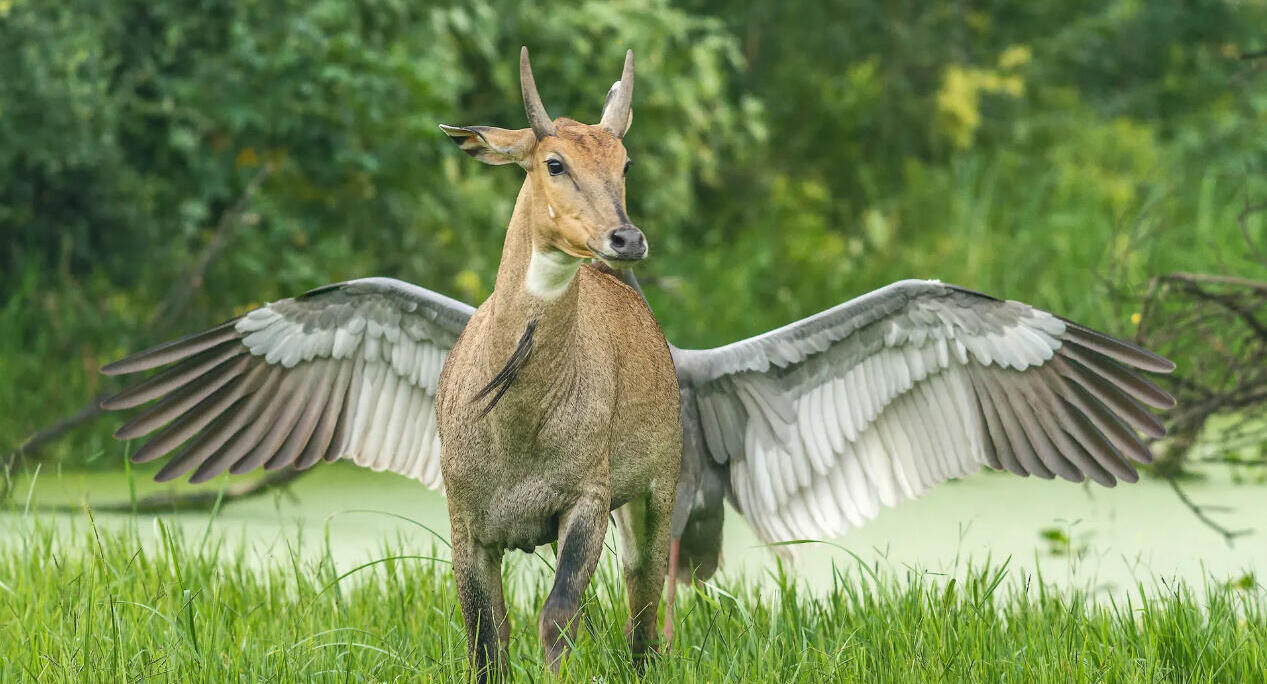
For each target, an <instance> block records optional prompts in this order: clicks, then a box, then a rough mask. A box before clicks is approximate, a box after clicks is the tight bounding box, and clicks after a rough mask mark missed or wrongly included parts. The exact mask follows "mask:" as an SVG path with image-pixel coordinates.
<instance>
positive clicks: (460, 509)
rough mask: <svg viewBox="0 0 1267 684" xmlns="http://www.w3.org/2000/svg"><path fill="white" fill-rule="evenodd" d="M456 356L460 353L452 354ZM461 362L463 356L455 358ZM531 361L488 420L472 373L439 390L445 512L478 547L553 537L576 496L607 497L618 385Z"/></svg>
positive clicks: (527, 544)
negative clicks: (447, 505) (473, 399)
mask: <svg viewBox="0 0 1267 684" xmlns="http://www.w3.org/2000/svg"><path fill="white" fill-rule="evenodd" d="M455 351H457V350H455ZM459 361H460V360H459ZM542 361H543V360H542V359H534V361H532V362H530V363H529V364H528V365H527V366H525V368H524V369H523V371H522V372H521V375H520V377H519V378H517V379H516V380H515V382H514V383H513V384H512V385H511V386H510V388H509V389H508V390H507V391H506V393H505V395H504V396H503V397H502V398H501V399H500V400H499V401H498V402H497V404H496V405H495V406H494V408H493V409H492V410H491V411H490V412H489V413H488V414H487V415H482V416H481V415H480V414H481V411H483V408H484V403H482V402H475V403H472V402H470V401H469V399H463V397H472V396H474V395H475V394H476V393H477V392H478V390H479V388H480V385H481V383H480V382H479V379H478V378H477V376H476V375H475V374H469V375H470V377H463V378H454V379H453V383H452V385H451V386H449V385H446V387H445V394H446V396H445V398H444V400H443V401H444V402H446V405H445V408H444V409H443V410H442V411H441V412H440V413H441V416H440V421H441V425H440V430H441V439H442V442H443V445H444V447H443V457H442V468H443V471H444V479H445V485H446V489H447V494H448V497H449V502H450V511H451V513H452V514H453V515H454V516H455V517H459V518H460V519H461V523H462V524H463V525H464V526H465V527H466V530H467V533H468V534H470V535H471V536H472V537H473V538H474V539H476V540H477V541H478V542H480V543H482V544H486V545H489V546H501V547H504V548H519V549H523V550H532V549H533V548H535V547H537V546H540V545H541V544H546V543H549V542H551V541H554V540H555V539H556V538H557V534H558V521H559V518H560V515H561V514H562V513H563V512H565V511H567V510H569V509H570V508H571V507H572V506H573V505H574V504H575V503H576V501H577V500H578V499H580V498H581V497H582V496H599V497H603V498H607V499H609V500H610V498H611V477H610V474H611V462H610V442H611V437H610V426H611V422H612V413H613V411H614V409H615V398H614V397H615V382H614V380H613V379H611V378H609V377H601V376H599V377H594V376H590V377H582V375H581V374H580V373H577V372H571V371H561V370H560V369H558V368H551V367H550V365H549V364H547V363H543V362H542Z"/></svg>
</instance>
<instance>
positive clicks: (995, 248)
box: [0, 0, 1267, 463]
mask: <svg viewBox="0 0 1267 684" xmlns="http://www.w3.org/2000/svg"><path fill="white" fill-rule="evenodd" d="M1264 24H1267V8H1265V7H1264V6H1263V5H1262V4H1261V3H1234V2H1230V1H1227V0H1217V1H1216V0H1205V1H1203V2H1199V3H1189V4H1187V5H1185V6H1183V8H1182V9H1181V8H1179V6H1177V5H1172V4H1169V3H1140V2H1136V1H1134V0H1116V1H1115V2H1110V3H1091V2H992V3H987V4H985V5H974V6H971V7H965V6H963V5H961V4H956V3H945V2H935V3H931V4H929V3H911V2H899V3H874V2H861V1H859V0H831V1H829V2H820V1H809V0H785V1H780V2H775V1H774V0H761V1H758V2H753V3H743V4H742V5H734V4H732V3H730V2H720V1H718V0H690V1H688V2H683V3H680V4H671V3H669V2H667V1H665V0H656V1H654V2H650V3H646V2H638V3H634V2H626V1H621V2H601V1H599V0H589V1H586V2H576V3H571V4H569V5H568V6H566V7H559V6H557V5H555V4H547V3H543V2H534V1H528V2H509V1H508V0H454V1H453V2H449V3H445V4H439V5H436V4H431V5H428V4H426V3H416V2H406V1H405V0H355V1H350V2H349V1H346V0H317V1H316V2H298V1H296V0H283V1H282V2H275V3H259V2H232V1H230V0H208V1H207V2H202V3H199V4H198V6H197V8H196V9H191V8H190V6H189V5H188V4H187V3H175V2H170V1H167V0H161V1H159V2H140V1H139V0H105V1H104V2H102V1H89V0H70V1H68V2H60V3H49V2H39V1H38V0H4V1H3V2H0V388H3V389H0V406H3V407H4V408H5V410H3V411H0V448H4V447H7V446H9V445H13V444H15V443H16V442H17V441H18V440H20V439H21V438H22V437H24V436H25V435H26V434H28V433H29V432H30V431H31V430H33V429H35V428H37V427H39V426H41V425H43V424H45V423H46V422H48V421H49V420H52V419H55V418H57V417H59V416H61V415H64V414H65V413H67V412H68V411H70V410H73V409H74V408H76V407H78V406H79V405H81V404H82V402H84V401H85V400H86V399H87V398H88V397H90V396H92V395H93V394H94V393H95V392H97V391H99V390H100V389H103V387H101V386H100V382H101V381H100V380H99V379H98V377H97V376H96V373H95V370H96V368H97V367H98V366H99V365H100V364H101V363H104V362H105V361H107V360H110V359H112V358H116V357H118V356H119V355H120V354H122V353H124V352H125V351H127V350H131V349H135V348H137V347H139V346H141V345H143V344H148V343H152V342H156V341H158V340H159V339H162V338H167V337H171V336H173V335H175V334H177V333H181V332H187V331H191V330H194V329H197V328H200V327H203V326H206V325H208V324H210V323H213V322H216V321H218V320H221V319H223V318H226V317H228V316H230V315H232V314H233V313H235V312H238V311H241V310H243V309H244V308H246V307H248V306H250V305H251V304H257V303H260V302H263V301H268V300H272V299H277V298H280V297H284V296H289V295H293V294H297V293H300V292H302V291H304V290H306V289H308V288H311V287H314V286H318V285H321V284H325V283H328V282H332V281H336V280H342V279H347V278H352V277H359V276H365V275H389V276H395V277H400V278H403V279H406V280H411V281H414V282H417V283H419V284H422V285H424V286H426V287H430V288H433V289H435V290H438V291H441V292H444V293H446V294H450V295H453V296H456V297H459V298H462V299H465V300H467V301H471V302H478V301H479V300H481V299H483V298H484V297H486V296H487V295H488V293H489V291H490V288H491V287H492V282H493V276H494V273H495V270H496V266H497V261H498V257H499V253H500V247H501V235H502V231H503V229H504V225H505V222H506V220H507V217H508V216H509V213H510V208H511V206H512V205H513V201H514V197H515V190H516V187H517V184H518V183H519V182H520V178H519V174H518V172H517V171H516V170H515V169H513V168H499V169H488V168H484V167H481V166H479V165H477V164H472V163H471V162H470V161H469V160H467V159H466V158H465V157H464V156H463V155H460V154H457V153H456V152H455V150H454V149H453V148H452V145H451V144H450V143H449V142H448V141H447V140H446V139H445V137H444V136H443V135H441V134H440V132H439V131H438V129H437V128H436V124H438V123H452V124H475V123H485V124H500V125H506V126H518V125H522V124H523V122H524V116H523V112H522V106H521V103H520V99H519V87H518V82H517V72H516V68H515V54H516V50H517V48H518V46H519V45H520V44H521V43H528V44H529V45H530V47H531V48H532V50H533V61H534V67H535V69H536V72H537V80H538V83H539V85H540V88H541V91H542V94H543V96H544V99H545V103H546V105H547V107H548V108H549V109H550V111H551V112H552V113H553V114H555V115H570V116H573V117H576V118H579V119H582V120H593V119H595V118H596V117H597V115H598V111H599V108H600V105H601V101H602V98H603V95H604V93H605V92H606V90H607V87H608V86H609V85H610V83H611V81H612V80H613V79H614V78H616V76H617V75H618V73H619V66H620V61H621V55H622V53H623V50H624V49H625V48H626V47H632V48H634V50H635V52H636V54H637V60H638V81H637V83H638V86H637V92H636V94H635V121H636V124H635V126H634V127H633V130H632V132H631V134H630V136H629V137H628V139H627V142H628V145H629V147H630V154H631V156H632V157H633V158H634V159H635V160H636V161H637V165H636V166H635V167H634V170H633V171H632V173H631V175H630V179H629V188H628V191H629V199H630V205H631V206H630V214H631V216H632V217H633V218H634V220H635V221H636V222H638V223H639V224H640V225H641V226H642V227H643V228H644V229H645V230H646V231H647V233H648V236H649V238H650V240H651V243H652V247H653V258H652V259H651V260H650V261H649V262H648V263H647V264H646V266H645V268H643V269H642V271H641V275H642V276H643V278H644V280H645V281H646V284H647V287H646V290H647V294H648V297H649V298H650V300H651V303H652V305H653V307H654V308H655V310H656V312H657V314H658V316H659V318H660V320H661V322H662V323H663V325H664V327H665V330H666V332H667V333H668V335H669V336H670V337H671V338H672V339H673V340H674V341H675V342H677V343H678V344H682V345H689V346H706V345H707V346H711V345H716V344H721V343H725V342H728V341H731V340H734V339H737V338H740V337H743V336H746V335H751V334H755V333H758V332H761V331H763V330H766V329H769V328H772V327H775V326H777V325H781V324H783V323H786V322H789V321H791V320H794V319H796V318H800V317H802V316H805V315H808V314H810V313H813V312H815V311H818V310H820V309H822V308H825V307H828V306H831V305H833V304H836V303H838V302H840V301H842V300H844V299H847V298H849V297H851V296H853V295H856V294H858V293H860V292H862V291H864V290H867V289H871V288H874V287H877V286H880V285H882V284H884V283H887V282H890V281H892V280H896V279H899V278H903V277H936V278H941V279H943V280H946V281H950V282H955V283H958V284H962V285H965V286H969V287H975V288H978V289H981V290H984V291H987V292H990V293H992V294H996V295H1000V296H1005V297H1010V298H1017V299H1023V300H1026V301H1030V302H1032V303H1034V304H1037V305H1040V306H1044V307H1046V308H1049V309H1051V310H1054V311H1056V312H1059V313H1061V314H1065V315H1068V316H1070V317H1072V318H1075V319H1077V320H1080V321H1082V322H1085V323H1088V324H1092V325H1095V326H1098V327H1103V328H1107V329H1109V330H1111V331H1114V332H1117V333H1120V334H1127V335H1129V334H1130V333H1131V332H1132V323H1131V315H1132V314H1133V313H1135V312H1133V311H1131V310H1129V308H1127V309H1121V308H1119V307H1116V306H1115V305H1114V303H1113V301H1112V300H1110V299H1109V298H1107V297H1105V296H1104V295H1105V288H1104V284H1103V283H1104V279H1105V278H1112V279H1114V280H1115V281H1116V282H1119V283H1125V284H1126V285H1127V286H1129V287H1136V288H1139V287H1142V284H1143V283H1144V282H1146V280H1147V278H1148V277H1150V276H1152V275H1155V274H1157V273H1161V272H1166V271H1169V270H1192V271H1211V270H1213V271H1231V272H1234V273H1239V274H1242V275H1249V276H1256V275H1258V273H1257V272H1256V270H1261V267H1260V266H1256V265H1253V264H1252V262H1250V261H1249V260H1248V259H1246V258H1245V256H1244V254H1243V252H1244V250H1243V248H1242V246H1243V242H1242V238H1241V235H1240V232H1239V230H1238V229H1237V226H1236V220H1235V219H1236V216H1237V214H1238V213H1239V211H1240V209H1241V207H1242V205H1243V204H1244V203H1245V202H1246V201H1253V200H1256V199H1261V198H1262V197H1264V196H1267V182H1264V177H1263V169H1264V168H1267V159H1265V155H1267V148H1264V146H1263V145H1262V144H1261V143H1262V140H1264V139H1267V89H1264V88H1263V87H1262V85H1263V84H1262V78H1263V76H1262V69H1261V68H1255V67H1254V66H1253V64H1251V63H1248V62H1242V61H1239V60H1238V59H1237V55H1238V54H1239V52H1241V51H1246V50H1250V49H1254V48H1257V47H1261V45H1258V44H1257V43H1254V42H1253V41H1255V40H1258V38H1259V36H1258V34H1257V33H1256V32H1255V29H1256V27H1259V26H1262V25H1264ZM261 174H263V176H262V185H260V187H259V191H258V192H257V193H256V194H255V195H254V196H253V197H252V198H251V199H250V200H249V201H248V202H246V203H245V209H244V211H242V212H237V211H235V208H236V207H238V205H239V203H241V202H242V201H243V193H244V190H245V189H246V188H247V187H248V186H250V185H251V183H252V182H253V181H255V180H256V179H259V178H261ZM226 216H227V217H228V218H229V219H232V220H229V221H228V222H227V228H226V227H225V225H226V224H225V217H226ZM1246 228H1247V232H1249V233H1250V235H1251V236H1252V237H1254V238H1255V239H1259V240H1261V239H1263V238H1264V237H1267V236H1264V234H1263V233H1264V231H1265V230H1267V229H1265V228H1264V225H1263V220H1262V219H1261V217H1252V218H1251V219H1250V221H1249V222H1248V223H1247V226H1246ZM209 249H211V251H210V252H208V250H209ZM208 253H210V254H211V255H212V256H213V257H214V258H212V259H211V260H210V262H209V267H208V268H207V270H206V272H205V274H202V275H201V276H200V277H199V279H198V283H197V284H198V285H199V286H198V287H197V288H196V289H195V291H194V294H193V297H192V298H191V299H190V300H189V301H188V303H187V305H180V306H176V307H175V308H174V310H165V311H161V312H159V311H156V308H157V307H158V306H159V303H160V302H162V301H164V299H165V297H166V296H167V293H168V291H169V290H170V289H171V288H172V287H174V286H175V287H183V285H182V283H183V281H184V279H186V278H187V277H188V276H187V274H189V273H190V272H191V271H193V270H194V268H195V265H196V264H198V263H199V261H200V260H201V259H202V258H203V256H204V254H208ZM1179 362H1180V367H1181V368H1183V367H1185V360H1184V359H1179ZM108 444H109V442H108V440H107V438H106V433H105V431H104V430H103V429H98V430H97V431H95V432H90V433H89V434H87V435H84V436H82V437H80V438H79V439H78V441H77V442H75V443H72V444H71V445H70V447H69V448H70V452H69V453H74V454H76V460H77V461H81V462H82V461H84V460H87V459H89V458H91V457H92V455H93V454H99V453H100V452H101V450H102V449H105V448H107V445H108ZM63 453H67V452H63ZM117 460H118V459H117V458H115V457H114V456H111V457H110V458H107V459H103V462H111V463H114V462H117Z"/></svg>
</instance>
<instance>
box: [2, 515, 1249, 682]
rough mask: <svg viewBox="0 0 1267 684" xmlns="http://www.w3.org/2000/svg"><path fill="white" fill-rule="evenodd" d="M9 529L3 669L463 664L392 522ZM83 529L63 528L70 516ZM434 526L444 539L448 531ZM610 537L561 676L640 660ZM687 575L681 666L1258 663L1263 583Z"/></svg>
mask: <svg viewBox="0 0 1267 684" xmlns="http://www.w3.org/2000/svg"><path fill="white" fill-rule="evenodd" d="M0 521H2V522H3V523H4V524H16V525H22V526H23V528H24V531H25V532H26V533H25V534H23V535H13V536H10V537H9V539H10V541H8V542H5V543H3V544H0V679H2V680H4V681H30V680H38V681H66V680H76V681H125V680H127V681H182V682H184V681H216V682H219V681H229V680H237V681H312V680H319V681H325V680H331V681H332V680H340V681H455V680H461V679H462V678H463V677H464V676H465V675H464V673H465V646H464V643H465V642H464V635H463V631H462V627H461V617H460V613H459V610H458V605H457V599H456V596H455V592H454V590H453V586H452V577H451V574H450V568H449V566H448V564H447V561H444V560H442V557H443V556H444V555H446V554H444V553H443V551H444V550H443V549H440V553H438V554H433V553H425V552H423V553H420V552H419V551H418V550H416V549H409V548H402V547H401V545H399V544H385V545H384V547H383V549H382V550H381V552H380V553H379V554H378V556H377V557H376V558H372V559H368V560H367V562H366V563H365V564H363V565H360V566H357V567H342V566H340V567H335V565H334V563H333V561H332V560H330V559H331V556H330V555H329V553H328V549H324V548H322V547H318V548H317V549H315V550H316V551H317V553H312V551H314V549H311V548H310V549H303V548H301V547H300V546H299V545H295V546H292V547H290V548H289V549H288V550H287V552H286V553H284V554H283V558H285V559H286V560H285V561H283V562H281V563H277V562H271V563H263V562H261V561H260V559H259V557H258V556H257V555H253V554H252V552H250V551H248V547H247V546H246V544H247V542H246V541H242V542H240V545H238V546H234V547H233V548H227V547H226V544H227V542H225V541H224V539H223V538H221V537H219V536H217V534H216V533H215V532H209V533H208V534H207V535H197V538H182V537H181V536H180V535H178V534H173V533H171V532H169V530H170V529H171V528H170V527H169V526H168V525H166V524H164V523H163V522H162V521H161V520H159V521H155V522H154V523H153V524H154V525H155V528H156V532H157V534H156V536H155V538H156V539H157V540H159V541H158V542H156V543H142V542H141V541H140V539H141V537H142V535H139V534H138V531H137V530H136V529H133V530H107V529H98V528H96V527H95V526H92V525H91V524H90V521H87V520H86V519H80V521H79V522H76V523H74V524H72V525H71V526H69V527H65V526H63V527H60V528H57V529H58V530H60V531H55V530H54V528H53V527H51V526H49V525H47V524H44V523H43V522H41V521H38V520H32V519H31V518H30V517H24V516H19V515H10V516H8V517H5V518H3V519H0ZM67 530H70V531H67ZM438 543H440V542H438ZM615 569H616V561H615V560H614V559H613V557H612V556H611V554H606V555H605V556H604V560H603V562H602V565H601V567H600V573H599V577H598V578H597V580H596V581H595V582H594V583H593V585H592V586H591V590H590V592H589V593H588V594H587V600H586V606H585V610H584V613H583V616H584V617H583V620H584V622H583V629H582V630H581V637H580V639H579V643H578V648H577V650H576V652H575V654H574V656H573V657H572V658H571V659H570V660H569V661H567V663H566V665H565V669H564V672H563V675H562V677H561V679H562V680H563V681H576V682H580V681H628V680H632V679H635V677H634V674H633V672H632V670H631V669H630V666H629V664H628V652H627V650H626V648H625V643H624V638H623V636H622V628H623V624H624V621H625V618H626V610H625V608H624V600H623V599H624V590H623V585H622V582H621V581H620V579H619V575H618V573H617V572H616V570H615ZM774 580H775V581H774V582H772V583H771V582H765V583H761V582H751V583H741V584H738V585H731V586H723V587H709V588H707V589H705V590H700V591H694V590H684V591H681V592H679V598H678V601H679V602H678V606H677V608H678V615H679V619H678V624H677V643H676V645H675V647H674V649H673V650H672V652H670V653H669V654H667V655H665V656H663V657H662V658H660V659H659V660H658V661H657V662H655V663H654V664H653V665H652V667H651V668H650V670H649V671H648V673H647V676H646V681H649V682H661V681H663V682H677V681H692V680H694V681H804V682H820V681H918V682H927V681H955V682H958V681H1038V682H1070V681H1175V682H1202V681H1228V682H1240V681H1258V680H1260V678H1261V676H1262V673H1263V672H1264V671H1267V593H1265V592H1264V589H1263V587H1262V586H1260V585H1257V584H1256V583H1254V582H1253V581H1252V580H1249V581H1246V582H1243V583H1241V586H1224V585H1214V584H1208V585H1207V586H1204V587H1191V586H1187V585H1183V584H1177V585H1176V584H1171V583H1165V582H1162V583H1158V584H1157V585H1155V586H1152V587H1145V586H1141V587H1137V588H1136V589H1135V591H1133V592H1131V593H1130V595H1129V596H1127V597H1124V598H1122V599H1119V600H1117V601H1105V600H1096V599H1092V598H1089V597H1088V596H1086V595H1082V594H1075V595H1070V594H1066V593H1061V592H1057V591H1054V590H1052V589H1051V588H1050V587H1045V586H1044V585H1043V584H1042V582H1041V578H1026V577H1025V576H1023V574H1021V573H1018V572H1017V571H1015V570H1011V569H1009V567H1008V564H1007V563H1003V564H1001V565H1000V564H995V565H991V566H988V567H978V568H975V569H965V570H964V571H963V572H961V573H958V576H957V577H956V578H953V579H947V578H944V577H931V576H916V575H908V576H906V577H898V576H894V575H892V574H884V573H881V574H875V573H874V571H873V570H871V569H870V568H868V567H865V566H861V565H859V566H857V567H853V568H842V569H840V570H838V572H837V578H836V582H835V587H834V588H833V589H832V590H830V591H829V592H827V593H825V594H824V595H822V596H809V595H806V594H805V593H803V591H802V590H801V589H799V588H798V585H797V584H796V583H795V582H794V581H793V580H791V579H789V578H788V576H786V575H784V574H782V573H781V572H776V575H775V577H774ZM506 581H507V589H508V596H509V597H510V600H511V603H512V608H511V624H512V644H511V652H512V661H513V670H514V673H515V675H516V679H517V680H521V681H548V680H551V677H549V676H547V674H546V671H545V669H544V667H543V664H542V658H541V654H540V649H539V647H538V645H537V643H536V629H535V624H536V619H535V609H536V608H537V607H539V606H540V605H541V603H542V601H543V599H544V595H545V592H546V589H547V587H546V584H545V578H544V577H543V576H542V575H541V574H539V573H531V572H523V571H522V567H521V568H520V571H519V572H513V573H508V576H507V578H506Z"/></svg>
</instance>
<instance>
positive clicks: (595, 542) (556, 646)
mask: <svg viewBox="0 0 1267 684" xmlns="http://www.w3.org/2000/svg"><path fill="white" fill-rule="evenodd" d="M608 508H609V504H608V502H607V501H606V500H600V497H597V496H592V497H587V498H583V499H581V500H580V501H579V502H577V504H576V505H574V506H573V507H572V509H571V510H569V511H568V512H567V514H566V515H564V517H563V520H562V521H561V522H560V523H559V554H558V561H557V562H556V564H555V570H554V588H552V589H551V590H550V596H549V597H547V598H546V603H545V606H544V607H543V608H542V609H541V622H540V624H539V626H538V628H539V630H540V634H541V645H542V646H543V647H544V648H545V655H546V662H547V663H549V664H550V669H551V670H553V671H554V672H555V674H558V672H559V664H560V663H561V661H562V660H563V656H564V654H565V653H566V652H567V651H568V649H569V643H574V642H575V640H576V627H577V625H576V621H577V611H578V610H579V609H580V605H581V597H582V596H583V595H584V594H585V587H586V586H587V585H589V581H590V576H592V575H593V574H594V568H595V566H597V565H598V557H599V555H600V554H601V553H602V551H603V537H604V536H605V535H606V534H607V513H608Z"/></svg>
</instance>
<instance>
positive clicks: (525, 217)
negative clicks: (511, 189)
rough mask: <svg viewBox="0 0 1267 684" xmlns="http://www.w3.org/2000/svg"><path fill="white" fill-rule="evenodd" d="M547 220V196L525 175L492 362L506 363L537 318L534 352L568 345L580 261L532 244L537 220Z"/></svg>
mask: <svg viewBox="0 0 1267 684" xmlns="http://www.w3.org/2000/svg"><path fill="white" fill-rule="evenodd" d="M548 220H549V218H547V210H546V207H545V206H544V203H543V201H542V200H539V199H538V198H537V195H536V193H534V192H533V187H532V179H530V178H527V179H525V180H524V185H523V188H522V189H521V190H520V191H519V197H518V199H517V200H516V202H515V211H514V214H513V215H512V216H511V219H510V225H509V226H507V228H506V242H505V244H504V245H503V247H502V260H501V265H500V266H499V267H498V269H497V285H496V287H495V289H494V292H493V297H494V298H495V301H494V308H493V325H494V331H493V334H492V341H493V345H492V347H493V348H492V349H490V352H491V354H490V362H493V363H496V364H500V363H502V362H504V361H505V356H506V355H507V354H509V353H511V351H512V350H513V349H514V346H515V342H516V340H518V339H519V337H520V336H521V335H522V334H523V332H524V330H525V328H526V327H527V325H528V323H529V322H531V321H536V323H537V331H536V342H535V343H534V345H533V347H534V356H540V355H542V354H552V352H553V349H554V348H566V346H565V345H566V343H567V340H568V338H569V337H570V335H571V333H572V329H573V326H574V323H575V320H576V313H577V312H576V307H577V288H576V287H575V282H576V273H577V271H578V270H579V269H580V267H581V260H580V259H577V258H575V257H571V256H568V255H567V254H564V253H563V252H560V251H558V250H556V249H554V248H552V247H547V246H543V245H534V244H533V234H534V233H535V232H536V231H534V230H533V228H534V224H535V223H536V222H540V221H548Z"/></svg>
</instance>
